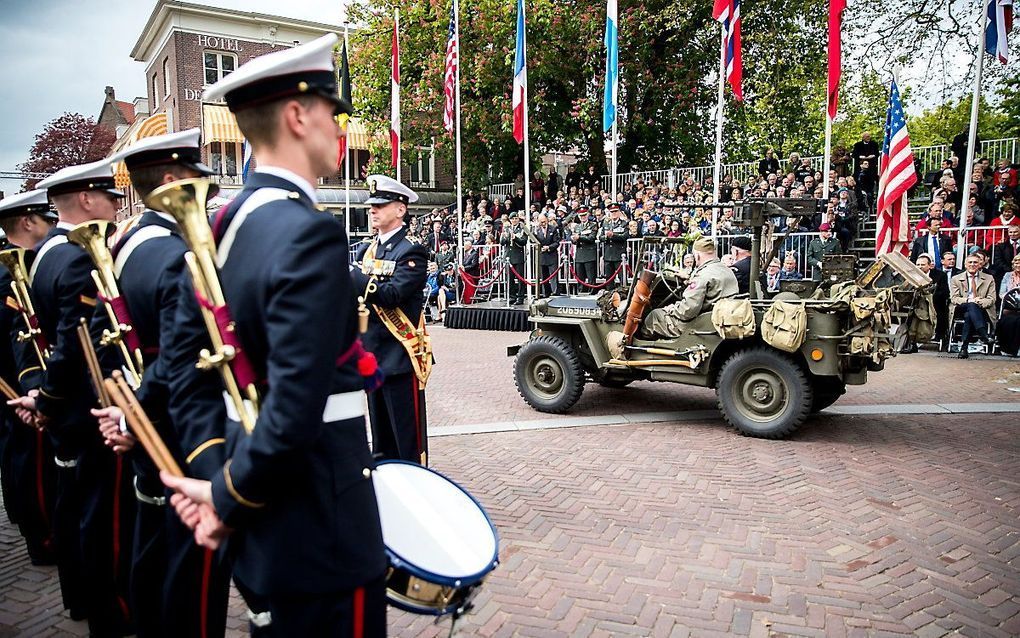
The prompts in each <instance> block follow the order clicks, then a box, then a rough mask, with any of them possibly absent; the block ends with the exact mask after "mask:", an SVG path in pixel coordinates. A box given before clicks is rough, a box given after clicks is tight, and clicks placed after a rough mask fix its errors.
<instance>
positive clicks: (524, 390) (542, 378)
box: [514, 335, 584, 414]
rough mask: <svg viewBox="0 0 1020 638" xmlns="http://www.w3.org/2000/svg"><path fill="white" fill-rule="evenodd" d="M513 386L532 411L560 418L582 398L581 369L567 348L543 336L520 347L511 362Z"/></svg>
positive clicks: (554, 338)
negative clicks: (558, 415) (512, 362)
mask: <svg viewBox="0 0 1020 638" xmlns="http://www.w3.org/2000/svg"><path fill="white" fill-rule="evenodd" d="M514 383H515V384H516V385H517V391H518V392H520V394H521V396H522V397H523V398H524V400H525V401H526V402H527V404H528V405H530V406H531V407H533V408H535V409H536V410H538V411H539V412H551V413H553V414H562V413H564V412H566V411H567V410H569V409H570V408H571V407H573V405H574V404H575V403H577V400H578V399H579V398H580V397H581V391H583V390H584V369H583V368H582V367H581V361H580V360H579V359H578V358H577V353H576V352H574V349H573V348H572V347H571V346H570V344H568V343H567V342H566V341H564V340H563V339H561V338H559V337H553V336H549V335H542V336H539V337H535V338H534V339H532V340H531V341H529V342H527V343H526V344H524V345H523V346H521V349H520V352H518V353H517V358H516V359H515V360H514Z"/></svg>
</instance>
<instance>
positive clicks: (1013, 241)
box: [990, 226, 1020, 282]
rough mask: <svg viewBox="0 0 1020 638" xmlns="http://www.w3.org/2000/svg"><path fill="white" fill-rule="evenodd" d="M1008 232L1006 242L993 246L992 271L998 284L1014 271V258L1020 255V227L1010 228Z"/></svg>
mask: <svg viewBox="0 0 1020 638" xmlns="http://www.w3.org/2000/svg"><path fill="white" fill-rule="evenodd" d="M1006 232H1007V233H1008V235H1007V237H1006V240H1005V241H1002V242H999V243H998V244H995V245H994V246H992V267H991V269H990V270H991V271H992V275H994V276H995V281H996V282H1001V281H1002V276H1003V275H1005V274H1006V273H1008V272H1009V271H1010V270H1012V269H1013V266H1012V264H1013V258H1014V257H1016V256H1017V255H1020V226H1010V227H1009V228H1007V229H1006Z"/></svg>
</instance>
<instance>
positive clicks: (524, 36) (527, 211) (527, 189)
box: [521, 1, 542, 305]
mask: <svg viewBox="0 0 1020 638" xmlns="http://www.w3.org/2000/svg"><path fill="white" fill-rule="evenodd" d="M527 4H528V3H527V2H526V1H522V2H521V14H522V15H523V18H522V20H521V21H522V22H523V23H524V29H523V30H522V31H523V33H521V43H522V46H521V48H522V50H523V53H524V219H525V223H527V224H531V175H530V173H529V169H530V168H531V162H530V161H529V160H530V159H531V158H530V156H529V154H528V153H529V146H528V12H527ZM535 254H536V259H535V261H537V255H538V251H537V250H536V251H535ZM531 262H532V259H531V258H530V255H529V259H528V265H529V266H530V265H531ZM536 265H537V264H536ZM537 271H538V272H536V273H533V275H534V277H535V279H534V281H535V286H534V288H532V286H528V304H529V305H530V304H531V300H532V299H534V298H535V297H537V296H538V295H539V285H538V281H539V278H540V277H541V276H542V275H541V273H542V269H541V268H537ZM525 276H526V277H527V278H528V280H529V281H530V280H531V277H532V273H529V274H527V275H525Z"/></svg>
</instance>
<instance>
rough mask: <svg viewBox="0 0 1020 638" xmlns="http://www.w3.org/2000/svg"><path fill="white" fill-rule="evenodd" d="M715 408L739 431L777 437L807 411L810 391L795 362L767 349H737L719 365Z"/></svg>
mask: <svg viewBox="0 0 1020 638" xmlns="http://www.w3.org/2000/svg"><path fill="white" fill-rule="evenodd" d="M716 394H717V396H718V398H719V410H721V411H722V414H723V417H724V418H725V419H726V422H727V423H729V424H730V425H732V426H733V427H735V428H736V429H737V430H738V431H740V433H741V434H744V435H747V436H754V437H759V438H765V439H780V438H783V437H785V436H788V435H790V434H792V433H793V432H794V430H796V429H797V426H799V425H800V424H801V423H803V421H804V419H805V418H806V417H807V415H808V414H809V412H810V411H811V406H812V400H813V396H812V391H811V386H810V385H809V384H808V381H807V377H806V376H805V374H804V371H803V370H802V369H801V367H800V366H799V365H797V364H796V362H794V361H793V360H792V359H790V358H789V357H788V356H786V355H785V354H782V353H779V352H777V351H775V350H772V349H770V348H750V349H747V350H742V351H740V352H737V353H736V354H734V355H733V356H732V357H730V358H729V360H727V361H726V363H725V364H723V368H722V371H721V372H720V374H719V383H718V386H717V388H716Z"/></svg>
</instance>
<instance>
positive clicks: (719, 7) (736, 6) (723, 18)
mask: <svg viewBox="0 0 1020 638" xmlns="http://www.w3.org/2000/svg"><path fill="white" fill-rule="evenodd" d="M712 17H713V18H715V19H716V20H718V21H719V22H721V23H722V25H723V30H724V31H725V32H726V40H725V44H724V46H725V47H726V79H727V80H728V81H729V83H730V86H731V87H733V97H734V98H736V99H737V100H738V101H740V102H743V101H744V87H743V86H742V80H743V77H744V63H743V61H742V59H741V57H740V0H715V7H714V8H713V9H712Z"/></svg>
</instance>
